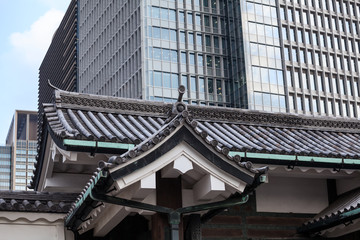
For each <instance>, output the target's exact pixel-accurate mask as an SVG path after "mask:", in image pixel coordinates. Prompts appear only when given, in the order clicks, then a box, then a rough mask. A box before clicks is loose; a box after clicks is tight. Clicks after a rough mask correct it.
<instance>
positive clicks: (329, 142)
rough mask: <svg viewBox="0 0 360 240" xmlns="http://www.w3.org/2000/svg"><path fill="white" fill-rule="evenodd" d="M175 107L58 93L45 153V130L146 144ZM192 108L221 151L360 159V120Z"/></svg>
mask: <svg viewBox="0 0 360 240" xmlns="http://www.w3.org/2000/svg"><path fill="white" fill-rule="evenodd" d="M172 108H173V104H166V103H160V102H150V101H144V100H134V99H122V98H116V97H108V96H98V95H89V94H79V93H70V92H65V91H58V90H57V91H55V101H54V103H52V104H44V111H45V118H44V119H45V123H42V128H39V130H40V132H39V134H38V136H39V148H40V146H41V141H43V138H44V136H43V134H42V132H43V131H44V129H45V128H47V129H48V130H49V132H50V133H51V134H52V136H53V138H55V139H58V140H59V141H58V143H60V144H61V143H62V140H64V139H77V140H94V141H100V142H115V143H131V144H140V143H141V142H143V141H145V140H146V139H148V138H149V137H151V136H152V135H153V134H155V133H156V132H157V131H158V130H159V129H161V128H162V126H164V124H165V123H166V122H167V121H169V119H171V117H170V116H171V114H172V111H173V109H172ZM187 109H188V113H189V114H190V115H191V118H192V119H190V121H191V120H196V131H198V132H202V134H203V135H206V140H207V141H209V142H213V144H216V146H217V147H218V148H220V149H226V150H229V151H238V152H247V153H249V152H251V153H272V154H286V155H297V156H313V157H316V156H319V157H336V158H347V159H359V158H360V145H359V144H358V143H359V141H360V121H359V120H356V119H344V118H341V119H339V118H330V117H311V116H300V115H294V114H284V113H267V112H258V111H251V110H243V109H230V108H220V107H207V106H193V105H188V106H187ZM155 140H156V139H155ZM142 147H143V148H146V145H144V144H142ZM40 154H41V153H40ZM37 159H41V157H39V156H38V157H37ZM38 166H39V163H38V164H36V170H35V176H36V175H37V174H38V173H37V171H39V170H38Z"/></svg>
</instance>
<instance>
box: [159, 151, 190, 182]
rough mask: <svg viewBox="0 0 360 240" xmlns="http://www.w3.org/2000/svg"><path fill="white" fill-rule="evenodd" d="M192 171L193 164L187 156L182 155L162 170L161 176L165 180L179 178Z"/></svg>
mask: <svg viewBox="0 0 360 240" xmlns="http://www.w3.org/2000/svg"><path fill="white" fill-rule="evenodd" d="M192 169H193V163H192V162H191V161H190V160H189V159H188V158H187V157H186V156H185V155H181V156H180V157H179V158H177V159H176V160H174V161H173V162H171V163H170V164H168V165H167V166H165V167H164V168H163V169H162V170H161V176H162V177H163V178H177V177H179V176H180V175H182V174H185V173H186V172H188V171H190V170H192Z"/></svg>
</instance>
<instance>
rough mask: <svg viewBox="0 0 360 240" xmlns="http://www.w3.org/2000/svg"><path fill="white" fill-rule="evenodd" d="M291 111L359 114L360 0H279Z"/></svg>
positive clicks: (341, 114) (356, 115)
mask: <svg viewBox="0 0 360 240" xmlns="http://www.w3.org/2000/svg"><path fill="white" fill-rule="evenodd" d="M279 13H280V25H281V35H282V38H283V40H284V41H283V46H282V50H283V54H284V60H285V61H284V62H285V66H284V69H285V71H286V74H285V78H286V81H285V82H286V85H287V88H286V95H288V101H289V105H288V107H289V112H293V113H301V114H312V115H325V116H335V117H359V106H360V102H359V100H360V98H359V97H360V95H359V83H358V82H359V65H358V63H359V57H360V55H359V44H360V38H359V21H358V19H359V16H360V5H359V2H358V1H340V0H327V1H324V0H315V1H310V0H293V1H280V2H279Z"/></svg>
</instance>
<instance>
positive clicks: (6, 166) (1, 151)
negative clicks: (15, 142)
mask: <svg viewBox="0 0 360 240" xmlns="http://www.w3.org/2000/svg"><path fill="white" fill-rule="evenodd" d="M10 179H11V147H10V146H0V190H10V187H11V184H10Z"/></svg>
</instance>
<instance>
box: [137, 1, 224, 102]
mask: <svg viewBox="0 0 360 240" xmlns="http://www.w3.org/2000/svg"><path fill="white" fill-rule="evenodd" d="M143 7H144V9H145V10H144V12H145V13H146V16H145V19H144V20H143V21H144V28H145V36H146V37H145V49H146V50H145V62H146V64H145V66H144V67H145V75H144V79H145V89H146V90H145V91H146V92H145V98H146V99H149V100H157V101H165V102H174V101H176V99H177V97H178V92H177V88H178V86H179V85H180V84H182V85H184V86H185V87H186V89H187V92H186V93H185V94H184V100H185V101H186V102H188V103H189V104H201V105H225V106H230V103H231V100H230V78H229V71H228V70H229V63H228V61H229V59H228V49H227V46H228V43H227V42H228V36H227V34H226V32H227V29H226V27H227V23H226V21H227V19H226V15H225V2H224V1H214V0H213V1H199V0H193V1H191V0H186V1H175V0H169V1H159V2H156V1H152V2H151V1H143Z"/></svg>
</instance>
